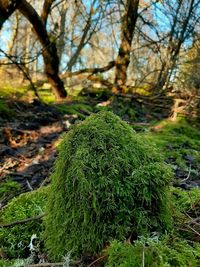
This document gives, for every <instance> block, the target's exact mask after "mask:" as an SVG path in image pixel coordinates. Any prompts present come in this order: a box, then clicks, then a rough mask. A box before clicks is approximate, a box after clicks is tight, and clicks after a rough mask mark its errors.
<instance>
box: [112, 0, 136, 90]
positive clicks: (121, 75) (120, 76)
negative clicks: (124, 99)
mask: <svg viewBox="0 0 200 267" xmlns="http://www.w3.org/2000/svg"><path fill="white" fill-rule="evenodd" d="M138 5H139V0H127V3H126V5H125V12H124V15H123V17H122V27H121V28H122V33H121V43H120V47H119V52H118V56H117V60H116V71H115V84H116V87H117V88H116V90H117V91H119V92H122V91H123V86H124V85H125V83H126V80H127V69H128V65H129V63H130V53H131V43H132V39H133V34H134V29H135V25H136V21H137V17H138Z"/></svg>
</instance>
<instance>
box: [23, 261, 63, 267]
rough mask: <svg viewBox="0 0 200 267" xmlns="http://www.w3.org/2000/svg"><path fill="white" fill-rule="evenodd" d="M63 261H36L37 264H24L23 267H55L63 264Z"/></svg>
mask: <svg viewBox="0 0 200 267" xmlns="http://www.w3.org/2000/svg"><path fill="white" fill-rule="evenodd" d="M63 264H64V263H63V262H57V263H38V264H32V265H25V266H24V267H56V266H63Z"/></svg>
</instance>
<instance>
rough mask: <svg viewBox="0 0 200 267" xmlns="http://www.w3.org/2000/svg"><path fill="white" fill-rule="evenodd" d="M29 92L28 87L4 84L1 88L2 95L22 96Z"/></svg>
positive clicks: (0, 94)
mask: <svg viewBox="0 0 200 267" xmlns="http://www.w3.org/2000/svg"><path fill="white" fill-rule="evenodd" d="M26 92H27V87H26V86H24V87H23V86H22V87H14V86H3V87H1V88H0V97H10V98H11V97H12V98H21V97H22V96H23V95H24V94H25V93H26Z"/></svg>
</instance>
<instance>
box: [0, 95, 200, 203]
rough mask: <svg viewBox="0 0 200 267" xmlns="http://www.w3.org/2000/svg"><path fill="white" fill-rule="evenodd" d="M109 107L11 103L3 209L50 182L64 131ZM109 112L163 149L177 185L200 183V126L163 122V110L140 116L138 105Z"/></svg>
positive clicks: (2, 161) (2, 134) (3, 134)
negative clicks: (151, 114)
mask: <svg viewBox="0 0 200 267" xmlns="http://www.w3.org/2000/svg"><path fill="white" fill-rule="evenodd" d="M99 103H100V104H99ZM129 103H130V102H129ZM108 104H109V103H108V102H105V101H104V102H102V99H99V100H96V101H94V99H93V100H92V99H90V101H89V102H88V99H87V102H86V101H85V100H84V101H83V100H81V101H78V102H68V103H62V104H59V105H55V104H50V105H49V104H44V103H41V102H39V101H37V100H34V101H33V102H32V103H28V102H25V101H19V100H7V101H6V102H5V103H4V109H2V108H1V110H3V112H2V114H1V113H0V115H1V116H0V183H1V190H0V207H3V206H4V205H5V204H6V203H7V202H8V200H9V199H11V198H12V197H13V196H16V195H18V194H20V193H21V192H26V191H31V190H34V189H35V188H38V187H40V186H42V185H44V184H46V183H48V177H49V175H50V173H51V170H52V166H53V162H54V160H55V158H56V155H57V150H56V147H57V145H58V143H59V140H60V139H61V135H62V133H63V132H66V131H68V130H69V128H70V127H71V126H72V125H73V124H74V123H77V122H79V121H80V120H83V119H84V118H85V117H87V116H88V115H90V114H91V113H92V112H96V111H97V110H98V109H100V108H108ZM110 109H112V110H114V111H115V112H116V113H118V114H119V115H120V116H121V117H122V118H123V119H125V120H127V121H128V123H130V124H131V125H132V126H133V128H134V129H135V130H136V131H137V132H141V133H142V134H145V135H148V136H149V138H150V139H151V140H152V142H155V143H156V144H157V146H158V147H159V148H160V149H161V150H163V153H164V156H165V160H166V162H167V163H170V164H171V166H172V168H173V169H174V172H175V177H176V179H175V181H174V185H175V186H178V187H182V188H183V189H190V188H193V187H198V186H199V185H200V132H199V125H197V124H196V125H194V123H193V124H191V123H190V124H189V123H187V122H186V121H185V120H184V121H183V120H182V121H180V120H179V121H178V122H171V121H169V120H166V119H164V120H161V119H163V118H159V116H160V117H161V115H160V112H158V114H156V113H154V116H150V115H149V113H148V111H147V110H146V112H143V113H142V111H141V108H140V107H136V108H135V106H134V110H133V108H132V107H130V105H127V103H125V105H124V106H123V108H122V104H121V103H120V104H118V105H117V106H116V104H115V105H114V106H112V107H110ZM156 116H157V117H156ZM158 119H159V120H158Z"/></svg>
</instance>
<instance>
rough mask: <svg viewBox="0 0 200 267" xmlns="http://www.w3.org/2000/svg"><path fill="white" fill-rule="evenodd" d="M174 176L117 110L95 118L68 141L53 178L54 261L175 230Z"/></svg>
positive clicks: (49, 238) (48, 227)
mask: <svg viewBox="0 0 200 267" xmlns="http://www.w3.org/2000/svg"><path fill="white" fill-rule="evenodd" d="M171 178H172V172H171V169H170V168H169V167H168V166H167V165H166V164H164V162H163V159H162V156H161V155H160V154H159V153H158V152H157V150H156V148H155V147H154V146H153V145H152V144H151V143H150V142H148V140H146V139H145V138H144V137H141V136H140V135H138V134H136V133H135V132H134V131H133V130H132V128H131V127H130V126H129V125H128V124H126V123H125V122H123V121H122V120H121V119H120V118H119V117H117V116H116V115H114V114H113V113H111V112H105V111H102V112H99V113H98V114H93V115H91V116H90V117H89V118H87V119H86V120H85V121H84V122H82V123H80V124H79V125H78V126H77V127H74V128H73V129H72V130H71V131H70V132H69V133H68V134H66V136H65V137H64V140H63V141H62V143H61V145H60V148H59V156H58V159H57V162H56V165H55V169H54V172H53V174H52V176H51V179H52V186H51V190H50V194H49V198H48V204H47V216H46V219H45V233H46V234H45V236H46V246H47V248H48V251H49V254H50V256H51V258H52V259H54V260H60V259H61V258H62V256H64V255H66V254H67V252H69V251H70V250H73V253H74V254H75V255H78V254H79V255H81V254H82V253H89V254H95V253H97V252H99V251H101V250H102V248H103V247H104V246H105V245H106V243H107V242H108V241H111V240H112V239H118V240H124V239H126V238H128V237H129V236H130V235H133V236H138V235H142V234H144V235H145V234H147V233H149V232H153V231H163V230H164V231H165V230H167V229H169V228H170V226H171V214H170V211H169V205H170V200H169V199H170V197H169V195H168V194H169V190H168V186H169V184H170V181H171ZM52 222H53V223H52Z"/></svg>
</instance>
